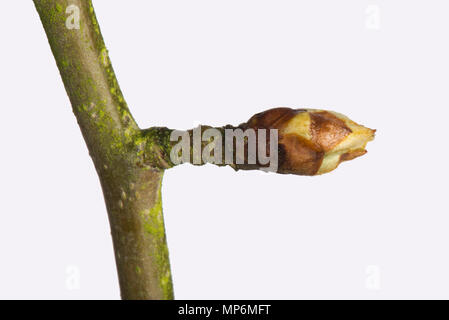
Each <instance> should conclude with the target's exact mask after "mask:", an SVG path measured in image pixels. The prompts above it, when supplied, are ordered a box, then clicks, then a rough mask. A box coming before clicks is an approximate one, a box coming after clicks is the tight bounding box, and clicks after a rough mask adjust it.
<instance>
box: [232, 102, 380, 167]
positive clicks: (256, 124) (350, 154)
mask: <svg viewBox="0 0 449 320" xmlns="http://www.w3.org/2000/svg"><path fill="white" fill-rule="evenodd" d="M240 127H242V128H245V129H247V128H253V129H255V130H256V131H257V129H278V139H279V145H278V152H279V154H278V171H277V172H278V173H290V174H298V175H318V174H323V173H326V172H329V171H332V170H334V169H335V168H337V167H338V165H339V164H340V163H341V162H343V161H347V160H352V159H354V158H357V157H359V156H362V155H364V154H365V153H366V152H367V151H366V150H365V146H366V144H367V143H368V142H369V141H371V140H373V139H374V133H375V131H376V130H372V129H369V128H366V127H364V126H362V125H359V124H357V123H355V122H354V121H352V120H350V119H349V118H347V117H346V116H344V115H342V114H339V113H336V112H332V111H324V110H315V109H296V110H294V109H290V108H275V109H270V110H267V111H264V112H261V113H258V114H256V115H254V116H253V117H251V119H249V120H248V122H246V123H244V124H242V125H240Z"/></svg>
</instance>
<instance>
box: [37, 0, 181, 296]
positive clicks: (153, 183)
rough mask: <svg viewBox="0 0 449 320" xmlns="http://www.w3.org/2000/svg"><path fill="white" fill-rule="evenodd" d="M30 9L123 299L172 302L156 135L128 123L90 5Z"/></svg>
mask: <svg viewBox="0 0 449 320" xmlns="http://www.w3.org/2000/svg"><path fill="white" fill-rule="evenodd" d="M34 3H35V6H36V9H37V11H38V13H39V16H40V18H41V21H42V24H43V27H44V29H45V32H46V34H47V38H48V41H49V43H50V47H51V50H52V52H53V55H54V57H55V60H56V63H57V66H58V69H59V71H60V74H61V77H62V80H63V82H64V86H65V89H66V91H67V94H68V96H69V99H70V102H71V104H72V109H73V112H74V114H75V116H76V118H77V121H78V124H79V126H80V128H81V132H82V134H83V137H84V139H85V141H86V144H87V147H88V149H89V154H90V155H91V157H92V159H93V162H94V164H95V168H96V170H97V172H98V175H99V178H100V182H101V185H102V189H103V194H104V198H105V202H106V207H107V210H108V216H109V221H110V226H111V234H112V238H113V243H114V251H115V257H116V263H117V270H118V275H119V282H120V289H121V295H122V298H123V299H173V285H172V280H171V273H170V264H169V258H168V249H167V242H166V236H165V228H164V220H163V214H162V202H161V183H162V178H163V173H164V171H163V169H164V168H165V166H164V165H163V164H164V162H165V161H164V160H163V158H162V157H161V155H163V154H164V152H163V150H164V147H163V146H159V143H160V137H159V136H158V134H157V132H156V131H157V130H156V131H155V130H149V131H148V130H144V131H142V130H140V129H139V127H138V126H137V124H136V122H135V120H134V119H133V117H132V115H131V113H130V111H129V109H128V106H127V105H126V102H125V100H124V98H123V95H122V92H121V90H120V87H119V85H118V82H117V79H116V77H115V74H114V70H113V69H112V66H111V62H110V59H109V56H108V51H107V49H106V47H105V44H104V42H103V38H102V36H101V32H100V28H99V24H98V21H97V19H96V16H95V12H94V9H93V6H92V3H91V1H89V0H70V1H67V0H34ZM69 5H75V6H77V7H78V8H79V14H80V15H79V18H80V19H79V22H80V28H79V29H68V28H67V27H66V19H67V18H68V16H69V14H66V8H67V7H68V6H69ZM148 152H151V153H148Z"/></svg>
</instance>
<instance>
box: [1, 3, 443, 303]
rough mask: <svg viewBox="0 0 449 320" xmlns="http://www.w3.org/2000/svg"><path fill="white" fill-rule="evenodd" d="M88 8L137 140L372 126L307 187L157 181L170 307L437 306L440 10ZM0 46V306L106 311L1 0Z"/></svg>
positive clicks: (192, 175) (43, 76) (272, 182)
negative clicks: (278, 114) (4, 302)
mask: <svg viewBox="0 0 449 320" xmlns="http://www.w3.org/2000/svg"><path fill="white" fill-rule="evenodd" d="M94 6H95V9H96V12H97V16H98V19H99V22H100V25H101V30H102V32H103V35H104V38H105V41H106V44H107V46H108V49H109V53H110V56H111V59H112V63H113V65H114V68H115V70H116V73H117V77H118V79H119V82H120V85H121V87H122V89H123V92H124V95H125V98H126V99H127V102H128V104H129V106H130V108H131V109H132V111H133V114H134V116H135V118H136V119H137V121H138V123H139V125H140V126H141V127H142V128H144V127H149V126H153V125H154V126H168V127H171V128H177V129H187V128H191V127H193V126H194V125H196V124H198V123H203V124H210V125H224V124H228V123H230V124H238V123H241V122H243V121H246V120H247V119H248V118H249V117H250V116H251V115H253V114H254V113H257V112H260V111H262V110H265V109H268V108H272V107H277V106H288V107H297V108H300V107H301V108H302V107H312V108H320V109H331V110H335V111H338V112H341V113H344V114H346V115H347V116H349V117H350V118H352V119H353V120H355V121H357V122H360V123H362V124H364V125H366V126H369V127H371V128H375V129H377V135H376V139H375V141H374V142H371V143H369V145H368V150H369V152H368V154H367V155H365V156H364V157H362V158H359V159H356V160H354V161H351V162H349V163H344V164H342V165H341V166H340V168H338V169H337V170H336V171H334V172H332V173H329V174H326V175H323V176H319V177H300V176H290V175H275V174H267V173H262V172H238V173H235V172H234V171H233V170H232V169H231V168H218V167H214V166H205V167H193V166H191V165H183V166H179V167H177V168H174V169H171V170H169V171H167V172H166V175H165V178H164V183H163V200H164V215H165V219H166V227H167V236H168V243H169V249H170V258H171V264H172V270H173V280H174V285H175V296H176V298H178V299H197V298H206V299H215V298H235V299H240V298H254V299H259V298H261V299H271V298H274V299H278V298H285V299H299V298H361V299H371V298H373V299H377V298H449V273H448V270H449V258H448V245H449V232H448V228H449V217H448V213H449V210H448V202H447V198H448V192H447V184H448V182H447V181H448V178H449V174H448V173H449V172H448V165H447V158H448V155H449V153H448V143H447V137H448V132H447V130H448V129H447V125H448V116H449V112H448V107H449V94H448V85H449V59H448V57H449V45H448V41H447V39H448V31H449V19H448V14H449V3H448V2H447V1H444V0H441V1H437V0H431V1H424V0H421V1H409V0H407V1H405V0H390V1H381V0H377V1H376V0H372V1H360V0H353V1H349V0H342V1H331V0H326V1H323V0H321V1H317V0H315V1H298V0H296V1H287V0H276V1H274V0H270V1H267V0H257V1H256V0H226V1H224V0H221V1H217V0H214V1H211V0H190V1H183V0H176V1H173V0H171V1H168V0H164V1H161V0H159V1H156V0H152V1H137V0H134V1H106V0H96V1H94ZM0 29H1V44H0V49H1V50H0V88H1V89H0V90H1V91H0V93H1V100H0V101H1V118H0V119H1V125H0V139H1V142H2V146H1V149H0V155H1V157H0V179H1V180H0V200H1V201H0V298H44V299H45V298H58V299H59V298H61V299H76V298H87V299H91V298H104V299H117V298H119V288H118V281H117V275H116V269H115V262H114V257H113V249H112V241H111V236H110V231H109V224H108V220H107V214H106V211H105V206H104V202H103V197H102V193H101V189H100V184H99V181H98V178H97V176H96V172H95V170H94V167H93V164H92V161H91V159H90V158H89V155H88V152H87V148H86V146H85V144H84V141H83V139H82V136H81V134H80V131H79V128H78V127H77V123H76V120H75V117H74V116H73V114H72V112H71V107H70V104H69V100H68V98H67V96H66V93H65V91H64V88H63V85H62V81H61V79H60V77H59V73H58V70H57V68H56V64H55V62H54V59H53V56H52V54H51V51H50V48H49V45H48V42H47V40H46V37H45V34H44V31H43V28H42V25H41V23H40V21H39V17H38V15H37V13H36V12H35V8H34V5H33V4H32V2H31V1H8V2H2V3H1V6H0Z"/></svg>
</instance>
